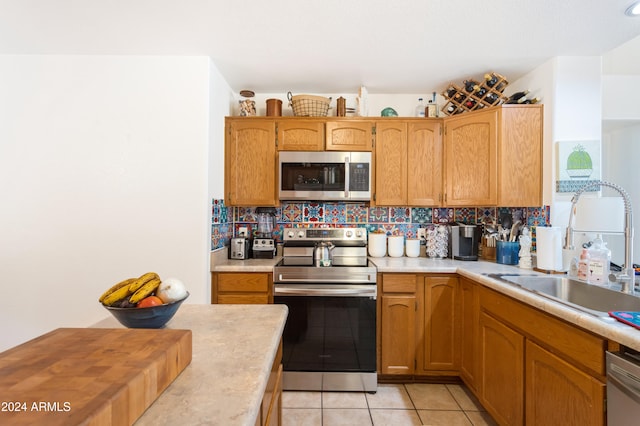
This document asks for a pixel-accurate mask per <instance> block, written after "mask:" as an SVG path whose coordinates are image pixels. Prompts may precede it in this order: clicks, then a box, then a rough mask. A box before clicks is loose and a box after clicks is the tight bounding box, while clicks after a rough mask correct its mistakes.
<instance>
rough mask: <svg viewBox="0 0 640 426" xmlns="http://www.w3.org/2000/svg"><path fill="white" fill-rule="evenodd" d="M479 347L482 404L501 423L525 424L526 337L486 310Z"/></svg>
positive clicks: (483, 316) (481, 315)
mask: <svg viewBox="0 0 640 426" xmlns="http://www.w3.org/2000/svg"><path fill="white" fill-rule="evenodd" d="M480 350H481V354H482V355H481V359H482V361H481V365H480V369H481V371H482V379H481V385H480V395H481V401H482V404H483V405H484V407H485V408H486V409H487V411H488V412H489V413H490V414H491V415H492V416H493V418H494V419H495V420H496V421H497V422H498V423H499V424H502V425H520V424H523V420H524V398H523V396H524V394H523V392H524V337H523V336H522V335H521V334H519V333H518V332H516V331H514V330H512V329H511V328H509V327H507V326H506V325H504V324H503V323H501V322H500V321H498V320H496V319H495V318H493V317H492V316H490V315H488V314H486V313H485V312H483V313H481V314H480Z"/></svg>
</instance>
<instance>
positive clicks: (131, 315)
mask: <svg viewBox="0 0 640 426" xmlns="http://www.w3.org/2000/svg"><path fill="white" fill-rule="evenodd" d="M187 297H189V293H187V295H186V296H185V297H184V299H182V300H178V301H177V302H173V303H167V304H166V305H160V306H151V307H149V308H116V307H113V306H105V309H107V310H108V311H109V312H111V314H112V315H113V316H114V317H115V318H116V319H117V320H118V321H119V322H120V324H122V325H124V326H125V327H128V328H162V327H164V326H165V325H166V324H167V323H168V322H169V320H170V319H171V318H173V316H174V315H175V313H176V312H177V311H178V308H179V307H180V305H181V304H182V302H184V301H185V300H187ZM103 306H104V305H103Z"/></svg>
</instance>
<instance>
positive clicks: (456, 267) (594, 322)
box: [211, 251, 640, 351]
mask: <svg viewBox="0 0 640 426" xmlns="http://www.w3.org/2000/svg"><path fill="white" fill-rule="evenodd" d="M224 255H225V257H224V258H223V257H222V254H221V253H220V251H219V252H212V257H211V260H212V262H211V270H212V271H216V272H221V271H230V272H271V271H272V268H273V265H275V264H276V263H277V262H278V260H279V259H280V258H276V259H269V260H266V259H250V260H247V261H238V260H228V259H226V252H225V253H224ZM369 260H371V262H372V263H373V264H375V265H376V268H377V270H378V272H383V273H384V272H391V273H398V272H407V273H429V274H435V273H443V274H456V273H457V274H459V275H461V276H464V277H467V278H470V279H472V280H474V281H477V282H479V283H482V284H483V285H485V286H487V287H489V288H492V289H494V290H496V291H498V292H500V293H503V294H506V295H508V296H511V297H513V298H514V299H517V300H520V301H521V302H523V303H526V304H528V305H531V306H534V307H536V308H538V309H540V310H542V311H544V312H547V313H549V314H552V315H554V316H556V317H559V318H561V319H563V320H565V321H567V322H569V323H571V324H574V325H577V326H579V327H582V328H583V329H585V330H589V331H591V332H592V333H595V334H598V335H600V336H603V337H605V338H607V339H610V340H612V341H614V342H618V343H620V344H622V345H625V346H628V347H630V348H633V349H635V350H638V351H640V330H638V329H636V328H634V327H631V326H628V325H626V324H623V323H621V322H619V321H616V320H614V319H613V318H608V317H607V318H604V319H602V318H597V317H595V316H593V315H590V314H587V313H585V312H582V311H579V310H577V309H573V308H571V307H569V306H566V305H563V304H561V303H559V302H555V301H553V300H550V299H547V298H545V297H543V296H538V295H536V294H535V293H532V292H530V291H528V290H523V289H521V288H519V287H517V286H515V285H510V284H507V283H504V282H501V281H498V280H495V279H493V278H490V277H488V276H486V275H485V274H495V273H507V274H509V273H511V274H514V273H515V274H539V275H543V274H542V273H539V272H536V271H534V270H532V269H521V268H519V267H517V266H510V265H502V264H499V263H495V262H487V261H484V260H479V261H472V262H468V261H460V260H452V259H430V258H426V257H416V258H411V257H404V256H403V257H388V256H385V257H370V258H369Z"/></svg>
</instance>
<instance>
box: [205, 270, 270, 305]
mask: <svg viewBox="0 0 640 426" xmlns="http://www.w3.org/2000/svg"><path fill="white" fill-rule="evenodd" d="M211 303H220V304H262V303H264V304H266V303H273V275H272V274H271V273H268V272H212V273H211Z"/></svg>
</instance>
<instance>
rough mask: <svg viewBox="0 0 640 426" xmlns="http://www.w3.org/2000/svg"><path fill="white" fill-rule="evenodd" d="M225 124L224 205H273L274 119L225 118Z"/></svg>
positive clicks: (274, 167) (274, 166)
mask: <svg viewBox="0 0 640 426" xmlns="http://www.w3.org/2000/svg"><path fill="white" fill-rule="evenodd" d="M226 127H227V128H226V138H225V194H226V197H225V204H226V205H229V206H275V205H276V204H277V196H276V148H275V147H276V144H275V131H276V130H275V122H274V121H273V120H252V119H235V120H233V119H227V122H226Z"/></svg>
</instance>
